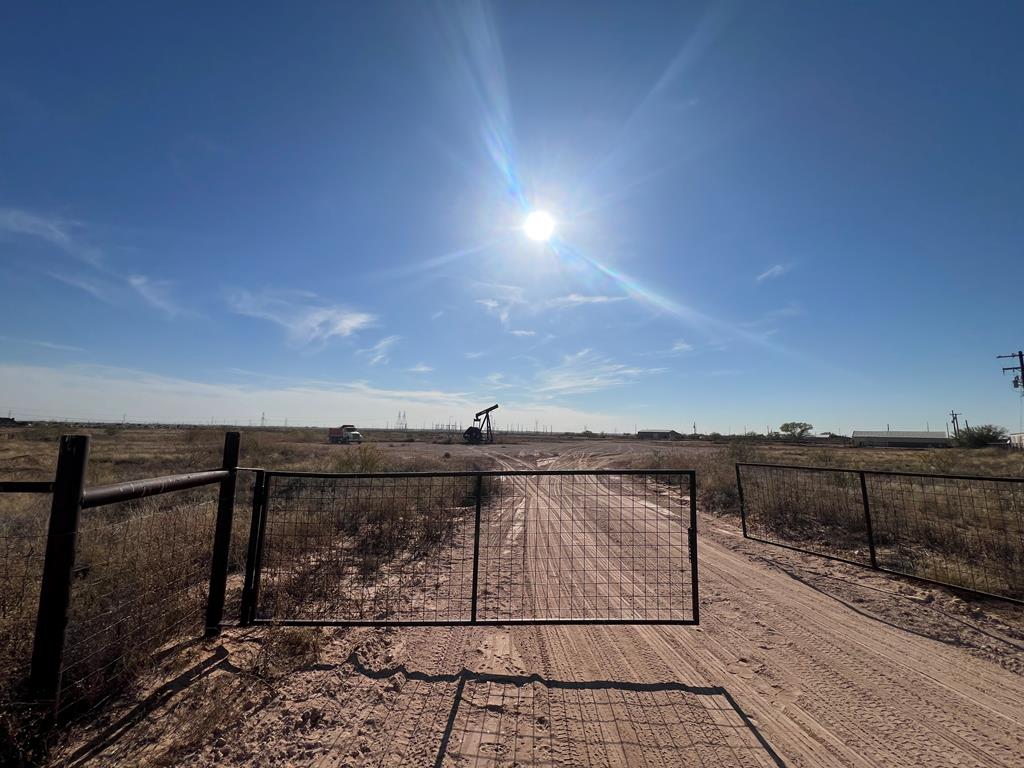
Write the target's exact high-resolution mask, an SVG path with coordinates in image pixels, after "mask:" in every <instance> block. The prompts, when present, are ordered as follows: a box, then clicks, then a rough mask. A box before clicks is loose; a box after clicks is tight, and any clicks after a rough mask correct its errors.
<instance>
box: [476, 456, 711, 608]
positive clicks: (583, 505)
mask: <svg viewBox="0 0 1024 768" xmlns="http://www.w3.org/2000/svg"><path fill="white" fill-rule="evenodd" d="M489 479H490V480H491V481H492V489H491V491H490V493H489V503H488V504H487V507H486V509H485V513H484V515H483V522H482V524H481V535H480V564H479V570H480V580H479V589H478V607H477V617H478V619H481V620H487V621H507V622H514V621H519V620H524V619H525V620H534V621H548V620H550V621H591V620H605V621H623V622H654V621H686V620H690V619H693V617H694V616H693V593H694V589H695V585H694V584H693V583H692V581H691V577H692V574H691V569H690V563H691V560H690V558H691V552H690V543H689V529H690V484H689V479H690V478H689V475H685V474H684V475H645V474H594V473H586V472H578V473H570V474H542V473H539V474H533V475H531V474H516V475H506V476H497V477H492V478H489Z"/></svg>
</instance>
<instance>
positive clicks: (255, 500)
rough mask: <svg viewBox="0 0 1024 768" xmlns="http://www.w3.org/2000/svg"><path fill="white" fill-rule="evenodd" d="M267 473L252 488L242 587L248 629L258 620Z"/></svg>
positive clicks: (242, 619)
mask: <svg viewBox="0 0 1024 768" xmlns="http://www.w3.org/2000/svg"><path fill="white" fill-rule="evenodd" d="M265 478H266V473H265V472H264V471H263V470H262V469H261V470H259V471H258V472H257V473H256V481H255V482H254V483H253V486H252V519H251V520H250V522H249V546H248V549H247V550H246V553H245V582H244V585H243V587H242V611H241V615H240V616H239V623H240V624H241V625H242V626H243V627H248V626H250V625H251V624H252V621H253V619H254V618H256V553H257V552H258V551H259V544H260V529H261V527H262V526H261V522H262V518H263V514H264V509H265V508H266V505H265V503H264V500H265V498H266V493H265V489H264V486H263V484H264V481H265Z"/></svg>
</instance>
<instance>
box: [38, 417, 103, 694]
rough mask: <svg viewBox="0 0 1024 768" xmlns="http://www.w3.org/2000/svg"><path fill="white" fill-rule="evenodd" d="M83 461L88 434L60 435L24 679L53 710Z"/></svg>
mask: <svg viewBox="0 0 1024 768" xmlns="http://www.w3.org/2000/svg"><path fill="white" fill-rule="evenodd" d="M88 462H89V437H88V435H62V436H61V438H60V452H59V453H58V454H57V474H56V477H55V478H54V482H53V499H52V501H51V503H50V522H49V526H48V529H47V533H46V559H45V560H44V561H43V578H42V585H41V587H40V590H39V610H38V612H37V613H36V635H35V641H34V644H33V647H32V670H31V674H30V677H29V687H30V689H31V692H32V694H33V695H34V696H35V697H36V698H38V699H40V700H45V701H52V702H53V707H54V710H55V711H56V708H57V704H58V700H59V698H60V678H61V667H62V665H63V662H64V640H65V634H66V631H67V626H68V608H69V607H70V605H71V572H72V570H73V569H74V565H75V549H76V547H77V545H78V520H79V516H80V514H81V511H82V497H83V496H84V494H85V468H86V465H87V464H88Z"/></svg>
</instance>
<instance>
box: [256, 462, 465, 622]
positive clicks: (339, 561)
mask: <svg viewBox="0 0 1024 768" xmlns="http://www.w3.org/2000/svg"><path fill="white" fill-rule="evenodd" d="M268 480H269V487H268V502H267V513H266V532H265V536H264V542H263V548H262V555H261V564H262V567H261V570H260V574H259V601H258V605H257V611H256V618H257V619H269V618H274V619H298V620H307V621H318V620H319V621H328V620H351V621H373V620H384V619H394V620H405V621H422V622H427V621H431V620H434V621H440V620H443V619H451V620H464V619H468V618H469V616H470V612H471V604H472V579H473V531H474V518H475V504H476V497H475V486H476V481H475V478H473V477H453V476H441V477H416V476H392V477H376V478H353V477H278V476H272V477H270V478H268Z"/></svg>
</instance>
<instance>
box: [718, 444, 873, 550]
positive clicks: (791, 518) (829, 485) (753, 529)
mask: <svg viewBox="0 0 1024 768" xmlns="http://www.w3.org/2000/svg"><path fill="white" fill-rule="evenodd" d="M737 471H738V472H739V474H740V486H741V489H742V494H743V509H744V516H745V524H746V531H747V534H748V536H750V537H751V538H755V539H760V540H761V541H766V542H768V543H771V544H781V545H785V546H791V547H797V548H800V549H804V550H806V551H809V552H812V553H815V554H821V555H826V556H829V557H836V558H840V559H843V560H850V561H852V562H855V563H858V564H861V565H871V557H870V547H869V541H868V535H867V518H866V517H865V514H864V499H863V495H862V492H861V484H860V473H858V472H856V471H850V470H843V469H815V468H806V467H785V466H773V465H766V464H739V465H737Z"/></svg>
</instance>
